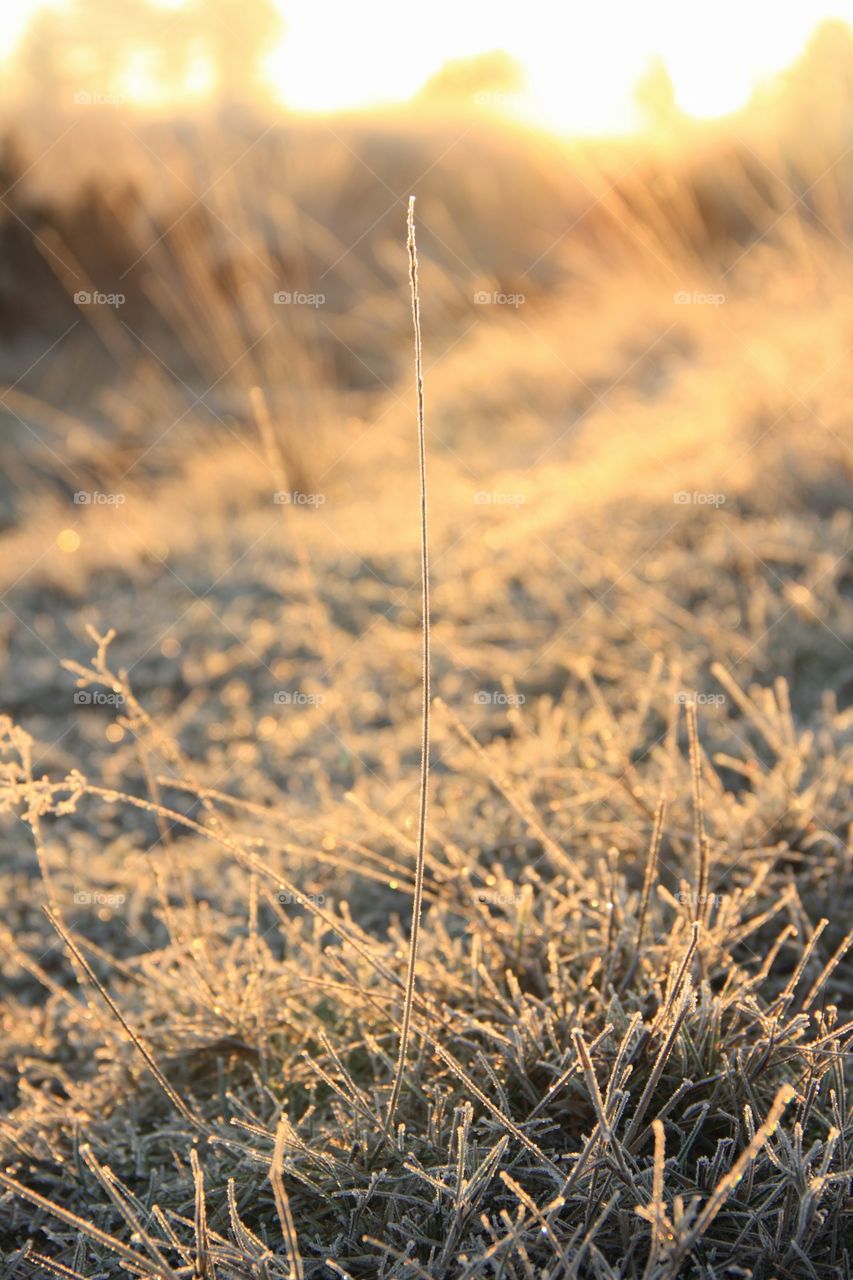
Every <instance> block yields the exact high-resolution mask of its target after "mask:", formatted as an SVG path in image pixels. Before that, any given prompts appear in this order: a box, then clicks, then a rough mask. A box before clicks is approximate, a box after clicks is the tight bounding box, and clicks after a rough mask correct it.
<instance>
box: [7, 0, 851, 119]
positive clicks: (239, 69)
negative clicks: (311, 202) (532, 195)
mask: <svg viewBox="0 0 853 1280" xmlns="http://www.w3.org/2000/svg"><path fill="white" fill-rule="evenodd" d="M37 15H38V16H39V20H40V22H41V24H42V25H41V28H40V30H39V33H38V37H37V40H36V44H37V45H38V44H40V43H41V44H43V43H44V40H45V33H47V35H48V37H49V34H50V29H51V26H52V25H53V26H55V27H57V24H61V31H62V38H58V37H57V39H56V46H57V48H56V49H54V50H52V51H51V58H52V59H53V61H54V62H56V61H57V51H58V60H59V62H60V63H62V64H63V69H64V70H66V71H67V73H68V76H70V78H71V79H72V80H73V79H74V77H75V76H77V78H78V79H80V81H81V87H83V88H84V89H85V88H86V87H88V86H89V81H90V80H92V78H93V76H94V78H95V79H97V74H96V71H97V66H98V65H100V68H101V72H100V74H101V78H104V70H103V68H104V57H106V58H107V59H109V58H112V59H113V64H112V67H111V70H110V73H109V77H108V78H109V79H110V81H111V83H110V84H109V85H105V84H95V85H94V91H95V92H98V93H112V94H113V95H117V96H119V97H120V98H121V99H122V100H123V101H126V102H129V103H133V104H137V105H142V106H149V107H151V108H159V107H164V106H169V105H172V104H174V103H175V102H176V101H186V102H192V101H204V100H206V99H208V98H209V97H211V96H214V95H215V94H216V93H217V92H220V93H223V92H224V93H225V96H227V97H228V96H230V97H232V98H233V97H234V96H235V94H239V90H240V87H241V84H242V87H243V88H244V89H257V88H258V87H262V88H263V89H264V90H265V91H266V92H268V93H269V94H270V95H271V96H272V98H273V99H274V100H275V101H277V102H279V103H281V104H282V105H284V106H285V107H287V108H289V109H291V110H295V111H298V112H304V113H314V112H316V113H330V112H339V111H347V110H365V109H373V108H380V107H382V106H388V105H392V104H400V103H407V102H410V101H413V100H414V101H416V102H422V103H424V104H425V105H431V106H434V107H436V108H442V107H444V108H454V107H455V108H465V107H466V106H467V107H468V109H473V110H475V111H483V112H487V113H493V114H496V115H499V116H504V117H508V118H510V119H514V120H518V121H523V122H526V123H531V124H536V125H542V126H545V127H547V128H549V129H552V130H555V131H557V132H559V133H566V134H607V133H626V132H631V131H633V130H636V129H638V128H642V127H643V126H644V124H646V123H647V122H648V119H649V116H650V115H651V116H652V117H654V116H655V115H656V114H663V115H664V116H665V114H666V108H667V95H669V98H670V103H671V107H672V109H673V110H674V111H676V112H678V113H681V114H683V115H687V116H691V117H694V118H706V117H714V116H720V115H724V114H726V113H728V112H731V111H734V110H737V109H738V108H739V107H741V106H743V105H744V103H745V102H746V101H747V100H748V99H749V98H750V96H751V95H752V94H753V93H754V92H755V90H756V89H757V88H759V87H760V86H761V85H762V84H763V83H765V82H766V81H769V80H771V79H772V78H773V76H774V75H776V74H777V73H778V72H779V71H781V70H782V69H783V68H785V67H786V66H787V65H789V64H790V63H791V62H792V61H793V60H794V59H795V58H796V57H797V55H798V54H799V53H800V52H801V50H802V49H803V47H804V45H805V44H806V42H807V41H808V39H809V37H810V35H811V34H812V32H813V31H814V29H815V27H816V26H817V25H818V24H819V23H820V22H821V21H823V20H825V19H828V18H839V19H842V20H844V21H847V22H848V23H853V0H815V2H814V3H813V4H810V5H799V6H793V5H792V6H779V5H774V4H772V3H769V2H768V0H752V2H750V0H744V2H741V3H738V2H737V0H720V3H718V4H716V5H714V6H713V9H711V10H707V11H705V12H703V14H702V15H701V17H700V16H699V15H697V12H696V10H695V8H693V7H692V6H689V5H684V4H683V3H679V0H649V3H647V4H644V5H629V4H627V3H624V0H602V2H601V3H599V4H597V5H595V6H592V7H590V6H586V5H584V6H580V5H578V4H577V3H575V4H569V5H566V6H562V7H560V6H554V5H553V4H551V3H550V0H530V2H529V3H528V4H527V5H525V6H524V9H523V12H521V11H519V9H518V6H517V5H515V4H512V5H511V4H509V3H504V2H503V0H500V2H499V3H488V0H468V3H466V4H459V3H457V2H454V0H435V3H433V4H432V5H430V6H429V8H428V9H424V10H423V11H422V12H418V11H417V10H413V9H411V8H410V7H408V6H403V5H400V4H398V3H396V0H364V3H362V4H360V5H347V4H344V3H343V2H342V0H246V2H245V3H244V4H238V3H236V0H215V2H214V3H209V4H206V5H204V6H199V5H194V4H193V3H191V0H149V3H148V4H147V5H142V6H140V8H139V10H138V11H137V10H136V9H135V10H134V19H133V22H131V19H130V16H129V15H128V16H125V15H123V14H122V11H121V9H120V8H118V7H117V8H114V9H111V8H110V7H109V6H103V12H100V11H99V6H98V4H97V3H92V2H91V0H89V2H88V3H78V4H75V3H74V0H64V3H63V2H62V0H60V2H59V3H57V4H56V5H55V6H54V7H53V8H52V9H51V10H50V11H48V10H47V9H46V7H45V6H44V5H43V4H42V3H40V0H7V2H6V4H5V5H4V9H3V16H2V19H0V57H9V56H10V55H11V54H12V53H13V51H14V49H15V47H16V46H17V45H19V44H20V41H21V39H22V36H23V34H24V32H25V31H26V29H27V25H28V23H29V22H30V20H31V19H32V18H33V17H34V16H37ZM49 15H50V16H49ZM57 29H60V27H57ZM69 31H70V32H71V34H72V36H73V37H74V40H77V38H78V36H79V37H80V39H79V43H80V44H81V45H85V44H86V43H87V42H88V43H89V45H93V44H97V43H98V42H100V46H101V57H100V60H99V62H96V63H91V62H90V64H89V67H88V70H87V67H86V58H85V57H83V58H82V60H81V59H80V58H79V56H78V57H77V61H76V62H75V56H76V55H79V53H80V49H79V48H78V49H77V50H76V55H75V53H74V52H73V51H69V49H68V48H67V47H66V46H67V45H68V41H67V40H66V38H65V37H66V36H67V33H68V32H69ZM81 33H82V34H81ZM74 40H72V42H71V43H74ZM471 60H476V62H471ZM466 64H467V68H466ZM478 65H479V68H480V72H481V74H482V79H481V80H480V81H479V82H478V79H477V67H478ZM249 67H252V68H253V69H256V70H257V71H258V72H259V75H260V80H261V81H262V82H263V84H262V86H261V85H255V86H252V85H251V84H250V83H249V82H250V81H251V79H252V75H254V70H253V71H252V75H250V74H248V72H247V71H246V68H249ZM466 74H467V76H468V80H467V83H466ZM84 82H85V83H84ZM638 84H640V86H641V89H640V93H639V100H638V93H637V86H638ZM644 107H645V109H644Z"/></svg>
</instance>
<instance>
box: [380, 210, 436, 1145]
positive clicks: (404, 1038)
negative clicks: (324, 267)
mask: <svg viewBox="0 0 853 1280" xmlns="http://www.w3.org/2000/svg"><path fill="white" fill-rule="evenodd" d="M407 228H408V237H407V241H406V244H407V248H408V251H409V283H410V285H411V292H412V322H413V324H414V330H415V383H416V386H417V400H418V468H419V474H420V511H421V602H422V615H423V626H422V636H423V648H422V679H423V698H422V708H421V780H420V800H419V812H418V851H417V858H416V863H415V896H414V901H413V903H412V929H411V934H410V937H409V964H408V969H407V972H406V994H405V998H404V1001H403V1024H402V1028H401V1031H400V1048H399V1053H398V1057H397V1069H396V1072H395V1074H394V1083H393V1085H392V1087H391V1097H390V1099H389V1102H388V1113H387V1116H386V1120H385V1129H386V1131H387V1132H390V1130H391V1127H392V1125H393V1123H394V1114H395V1112H396V1110H397V1103H398V1101H399V1098H400V1089H401V1087H402V1084H403V1074H404V1072H405V1069H406V1057H407V1055H408V1050H409V1034H410V1032H411V1026H412V1006H413V1004H414V999H415V975H416V970H417V963H418V941H419V935H420V927H421V910H422V906H423V896H424V859H425V849H426V822H427V800H428V797H429V712H430V652H429V639H430V636H429V540H428V536H427V483H426V429H425V425H424V379H423V352H422V346H421V304H420V294H419V292H418V251H417V245H416V243H415V197H414V196H410V197H409V214H408V220H407Z"/></svg>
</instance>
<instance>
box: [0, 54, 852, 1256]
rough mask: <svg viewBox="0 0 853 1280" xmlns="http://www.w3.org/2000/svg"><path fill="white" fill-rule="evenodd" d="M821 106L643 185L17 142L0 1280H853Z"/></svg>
mask: <svg viewBox="0 0 853 1280" xmlns="http://www.w3.org/2000/svg"><path fill="white" fill-rule="evenodd" d="M808 65H809V64H807V63H806V64H804V67H803V68H801V69H800V73H799V78H797V77H796V76H795V77H793V78H792V79H791V82H790V84H789V87H788V90H787V92H786V94H785V95H783V96H782V98H781V99H780V101H779V102H777V103H775V104H774V106H773V109H772V111H771V110H770V108H769V107H765V108H764V109H762V108H761V107H760V105H758V106H755V107H754V108H753V109H752V110H751V111H749V112H747V113H745V114H743V115H742V116H739V117H735V118H733V119H731V120H729V121H727V122H724V123H723V124H715V125H701V126H700V125H693V126H690V127H687V126H685V127H684V129H683V130H682V131H677V132H674V133H673V134H672V135H671V136H666V137H661V138H657V139H656V140H654V141H652V140H648V141H645V142H644V141H643V140H642V139H639V140H637V139H633V140H630V141H628V140H623V141H610V142H607V143H604V142H600V143H588V144H583V145H581V144H575V145H571V146H570V145H568V144H565V143H562V142H558V141H556V140H555V139H552V138H550V137H547V136H546V135H544V134H542V135H540V134H537V133H534V132H532V131H528V130H523V129H521V128H509V127H508V126H505V125H503V126H502V125H499V124H498V123H496V122H495V121H494V120H490V119H489V118H487V117H481V116H476V115H475V116H474V117H472V118H470V119H467V118H466V119H460V118H459V117H458V115H457V114H455V113H453V112H448V113H447V114H446V115H436V114H435V113H434V112H433V113H430V114H426V113H424V112H422V111H417V110H415V109H412V110H411V111H409V112H401V113H400V114H399V115H398V116H396V117H395V118H394V119H391V118H388V117H385V116H381V115H377V116H363V117H343V118H341V119H339V120H338V119H332V120H328V121H323V120H320V121H316V122H313V123H311V122H309V121H307V120H298V119H278V118H276V117H274V116H272V115H270V116H266V115H264V114H263V113H261V112H260V109H258V111H259V113H258V114H251V113H245V114H244V113H239V112H232V113H230V114H229V113H227V112H222V113H220V115H219V116H218V117H217V118H213V116H206V115H192V114H189V113H188V114H187V115H186V116H185V117H183V118H181V119H170V120H165V119H163V118H148V117H145V116H143V115H141V114H136V113H133V112H130V111H127V112H115V111H110V109H109V108H105V109H103V110H100V109H96V108H95V107H91V109H83V108H82V107H81V108H80V109H79V110H77V111H75V112H68V113H67V119H66V118H63V120H62V121H59V120H58V119H54V118H52V117H50V116H49V114H48V113H47V111H46V110H45V112H44V113H42V114H41V115H37V114H34V115H23V114H22V115H21V117H20V118H19V119H17V120H16V121H15V127H14V128H10V129H9V130H7V133H6V140H5V142H4V145H3V150H2V162H0V167H2V173H3V181H2V184H0V185H2V188H3V189H4V195H3V202H2V205H0V339H2V343H0V382H2V387H0V414H2V437H0V470H2V475H0V599H2V605H3V609H2V612H0V637H2V650H0V661H2V675H3V691H4V692H3V709H4V711H5V713H6V715H5V717H4V718H3V719H2V722H0V753H2V755H0V759H2V772H0V813H1V814H2V827H0V839H2V849H3V857H2V859H0V902H2V906H3V911H2V925H0V974H2V997H1V998H0V1014H2V1017H0V1035H2V1043H0V1102H2V1120H0V1145H2V1159H0V1256H1V1257H2V1260H3V1261H2V1266H0V1276H2V1277H3V1280H13V1277H14V1280H25V1278H26V1280H29V1278H30V1277H46V1276H59V1277H87V1278H88V1280H96V1278H98V1280H107V1278H109V1280H112V1278H113V1277H125V1276H142V1277H151V1278H153V1277H157V1278H158V1280H166V1278H169V1280H174V1278H176V1277H198V1278H201V1277H205V1278H209V1280H214V1278H216V1280H238V1278H241V1280H243V1278H245V1280H248V1278H250V1277H252V1278H258V1280H260V1278H264V1280H276V1278H277V1277H280V1278H281V1280H297V1278H299V1280H303V1278H304V1280H333V1277H337V1276H343V1277H351V1278H352V1280H361V1278H364V1280H367V1278H373V1277H386V1278H389V1280H390V1278H391V1277H393V1278H395V1280H418V1278H423V1277H435V1278H437V1280H534V1278H535V1280H545V1278H547V1280H564V1278H565V1280H568V1277H578V1278H584V1277H594V1278H595V1280H605V1278H606V1280H616V1278H618V1280H679V1278H681V1277H685V1278H689V1280H700V1278H701V1280H724V1278H725V1280H729V1278H731V1280H735V1278H736V1277H737V1278H745V1277H753V1278H754V1280H803V1278H806V1277H810V1278H812V1280H835V1278H836V1277H850V1275H851V1272H853V1232H851V1209H852V1208H853V1189H852V1188H851V1177H853V1113H851V1103H850V1097H849V1095H848V1092H847V1090H848V1088H850V1087H851V1076H850V1069H849V1067H850V1057H849V1046H850V1044H851V1039H853V969H852V968H851V960H850V952H849V950H848V948H849V947H850V944H851V942H853V933H851V931H850V929H851V909H853V879H851V861H853V856H852V855H851V846H850V821H851V784H853V569H851V561H850V553H851V548H853V518H852V517H853V462H851V459H853V421H851V412H850V406H851V403H853V365H851V361H850V352H851V349H853V309H851V303H850V299H851V296H853V265H852V264H851V242H853V225H852V224H851V202H850V196H851V183H853V158H851V157H853V151H851V142H853V137H851V136H850V113H849V102H850V100H851V99H850V98H849V97H845V96H844V95H845V94H846V93H847V92H848V89H849V84H850V79H849V77H850V70H849V68H850V66H853V59H851V61H849V62H847V61H844V59H843V58H841V56H840V54H839V56H838V66H839V67H840V68H841V71H840V72H839V71H838V68H837V67H835V66H834V64H833V68H834V70H833V74H837V75H838V77H839V78H838V79H837V81H834V80H832V79H831V78H830V76H829V71H828V70H827V69H826V68H824V69H823V70H822V71H821V68H818V70H819V71H820V72H821V74H819V75H818V74H815V73H813V74H811V75H809V74H807V71H808ZM842 73H843V74H842ZM810 95H811V96H810ZM815 100H818V101H819V102H823V103H824V108H825V109H823V110H819V109H817V108H816V107H815ZM839 101H841V103H842V105H843V104H844V103H846V104H847V106H846V109H845V110H840V109H839V108H838V103H839ZM62 129H67V130H68V131H69V132H68V136H67V138H65V141H63V142H62V143H61V144H60V145H52V140H54V139H56V137H57V136H59V135H60V133H61V130H62ZM62 136H63V137H65V135H62ZM412 192H414V194H415V195H416V198H417V199H416V218H417V243H418V252H419V283H420V318H421V325H422V333H423V348H424V349H423V363H424V381H425V440H426V467H427V475H428V494H429V550H430V559H431V565H430V587H431V610H430V612H431V635H430V638H431V676H432V695H433V697H432V702H431V749H430V763H431V769H430V789H429V808H428V820H427V827H426V842H425V851H424V863H423V898H424V902H423V912H422V919H421V930H420V940H419V948H418V954H417V964H416V968H415V987H414V994H413V1000H412V1003H411V1034H410V1037H409V1039H408V1043H407V1045H405V1046H404V1047H405V1049H406V1052H405V1053H404V1055H403V1067H404V1070H403V1074H402V1079H401V1082H400V1089H399V1098H398V1099H397V1101H396V1106H395V1107H394V1114H393V1117H392V1118H391V1123H390V1124H389V1123H388V1118H389V1117H388V1110H389V1100H390V1099H391V1097H392V1089H393V1082H394V1077H395V1067H396V1064H397V1060H398V1054H399V1052H400V1041H401V1026H402V1024H403V1022H404V1018H405V1014H406V1007H407V1005H406V998H405V996H406V993H405V986H406V972H407V964H408V960H409V948H410V939H411V927H412V902H413V895H414V893H415V887H416V880H417V862H418V859H417V851H418V796H419V783H420V768H421V696H422V673H421V665H420V664H421V644H422V622H423V619H422V613H421V576H420V561H419V556H420V527H419V510H418V508H419V504H418V491H419V490H418V435H417V417H416V387H415V377H414V365H413V331H412V317H411V310H410V306H411V304H410V295H409V275H408V273H409V262H408V259H407V252H406V207H407V203H408V198H409V194H410V193H412ZM75 297H76V298H77V301H76V302H75Z"/></svg>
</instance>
